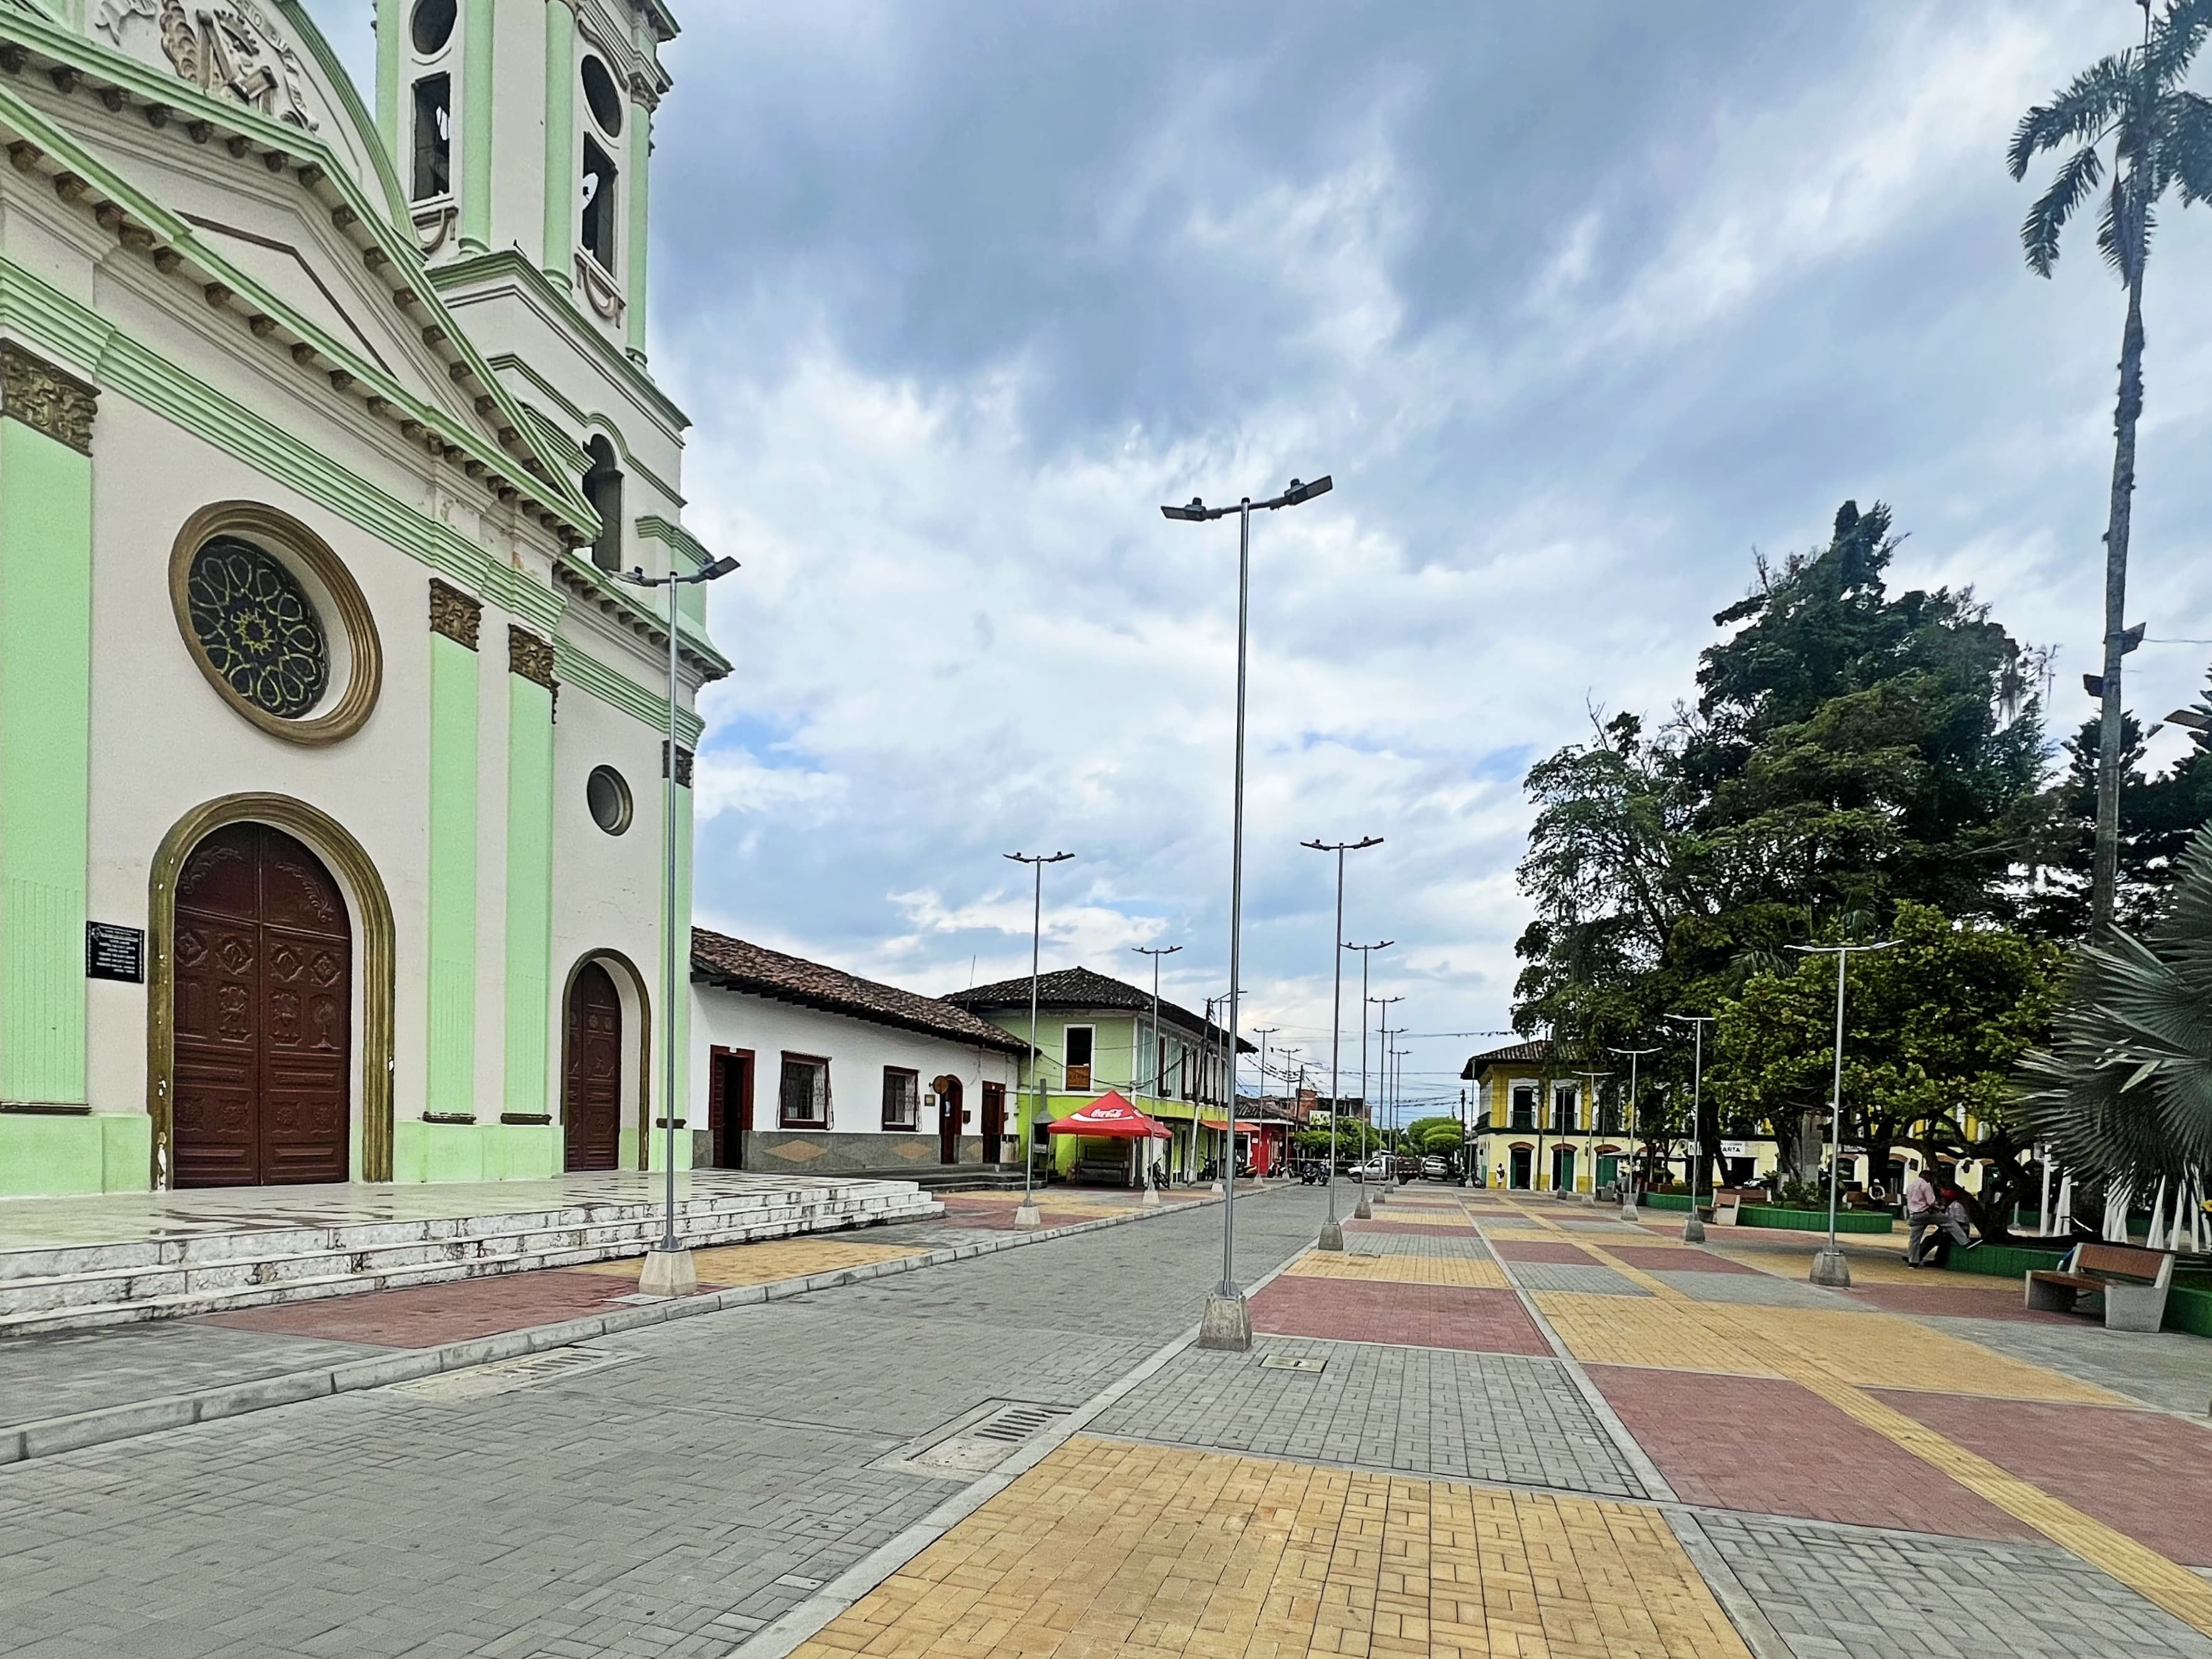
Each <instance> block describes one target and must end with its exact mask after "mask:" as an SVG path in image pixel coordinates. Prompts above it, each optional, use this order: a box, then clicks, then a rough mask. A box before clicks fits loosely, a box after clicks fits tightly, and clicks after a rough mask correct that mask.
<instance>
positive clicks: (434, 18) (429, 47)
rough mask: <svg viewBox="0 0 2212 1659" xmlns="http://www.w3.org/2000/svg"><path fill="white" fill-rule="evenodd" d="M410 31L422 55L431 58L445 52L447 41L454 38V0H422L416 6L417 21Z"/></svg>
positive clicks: (416, 48)
mask: <svg viewBox="0 0 2212 1659" xmlns="http://www.w3.org/2000/svg"><path fill="white" fill-rule="evenodd" d="M408 33H410V35H412V36H413V37H414V40H415V50H416V52H417V53H418V54H420V55H421V56H422V57H424V58H429V57H434V56H435V55H436V54H437V53H439V52H443V51H444V50H445V49H446V42H447V41H448V40H452V39H453V0H422V3H421V4H420V5H418V6H416V8H415V21H413V23H412V24H410V26H409V28H408Z"/></svg>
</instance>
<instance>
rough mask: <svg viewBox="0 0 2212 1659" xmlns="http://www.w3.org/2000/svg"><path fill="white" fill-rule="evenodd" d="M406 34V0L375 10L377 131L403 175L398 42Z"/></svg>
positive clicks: (388, 1) (386, 0)
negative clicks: (400, 142)
mask: <svg viewBox="0 0 2212 1659" xmlns="http://www.w3.org/2000/svg"><path fill="white" fill-rule="evenodd" d="M406 35H407V6H406V0H381V3H380V4H379V5H378V7H377V9H376V131H377V134H378V136H379V137H381V138H382V139H383V140H384V153H385V154H386V155H389V156H390V157H391V158H392V166H394V167H398V168H400V169H401V171H402V174H403V176H405V174H406V172H407V167H408V162H407V158H406V157H405V156H404V155H403V154H402V153H401V150H400V146H399V55H400V45H399V43H400V42H401V41H402V40H404V39H405V38H406ZM410 186H411V180H410Z"/></svg>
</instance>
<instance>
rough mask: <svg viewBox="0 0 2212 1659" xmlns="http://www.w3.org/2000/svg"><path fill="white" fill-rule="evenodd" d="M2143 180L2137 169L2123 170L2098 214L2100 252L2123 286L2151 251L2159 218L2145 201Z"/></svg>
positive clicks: (2113, 182)
mask: <svg viewBox="0 0 2212 1659" xmlns="http://www.w3.org/2000/svg"><path fill="white" fill-rule="evenodd" d="M2143 183H2144V181H2143V179H2142V176H2141V173H2140V172H2139V170H2138V169H2136V168H2134V167H2129V168H2124V169H2123V170H2122V171H2121V172H2119V173H2116V174H2115V175H2114V176H2113V179H2112V189H2111V190H2109V191H2106V193H2105V205H2104V206H2103V208H2102V209H2100V210H2099V212H2098V214H2097V252H2099V253H2100V254H2102V255H2103V256H2104V258H2105V263H2106V264H2108V265H2110V266H2111V267H2112V271H2113V274H2114V275H2116V276H2118V277H2119V279H2120V280H2121V281H2122V282H2126V281H2127V280H2128V279H2129V277H2130V276H2131V275H2133V273H2134V271H2135V270H2136V264H2137V262H2138V261H2140V260H2141V259H2142V258H2143V256H2144V255H2145V254H2147V253H2148V252H2149V251H2150V234H2151V232H2152V231H2153V230H2154V228H2156V227H2157V224H2158V216H2157V215H2156V214H2154V212H2152V210H2151V207H2150V204H2149V203H2148V201H2146V200H2144V199H2143Z"/></svg>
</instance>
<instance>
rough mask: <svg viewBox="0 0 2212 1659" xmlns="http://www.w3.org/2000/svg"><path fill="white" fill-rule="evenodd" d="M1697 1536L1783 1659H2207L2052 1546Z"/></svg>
mask: <svg viewBox="0 0 2212 1659" xmlns="http://www.w3.org/2000/svg"><path fill="white" fill-rule="evenodd" d="M1699 1525H1700V1526H1701V1527H1702V1528H1704V1529H1705V1534H1706V1536H1707V1537H1708V1538H1710V1539H1711V1541H1712V1542H1713V1544H1714V1546H1715V1547H1717V1549H1718V1550H1719V1551H1720V1552H1721V1554H1722V1556H1723V1559H1725V1560H1726V1561H1727V1562H1728V1564H1729V1567H1730V1568H1731V1569H1732V1570H1733V1571H1735V1575H1736V1577H1737V1578H1738V1580H1739V1581H1741V1583H1742V1584H1743V1587H1744V1589H1745V1590H1746V1591H1747V1592H1748V1593H1749V1595H1751V1597H1752V1599H1753V1601H1754V1602H1756V1603H1757V1605H1758V1607H1759V1611H1760V1612H1762V1613H1765V1615H1766V1617H1767V1618H1768V1619H1769V1620H1771V1621H1772V1623H1773V1625H1774V1626H1775V1628H1776V1630H1777V1631H1778V1632H1780V1633H1781V1635H1782V1638H1783V1639H1784V1641H1785V1642H1786V1643H1787V1644H1789V1647H1790V1652H1791V1653H1792V1654H1793V1655H1795V1656H1796V1659H1832V1656H1839V1655H1847V1656H1850V1659H2108V1656H2114V1655H2122V1654H2124V1655H2126V1656H2128V1659H2212V1639H2207V1638H2205V1637H2203V1636H2201V1635H2199V1634H2198V1633H2197V1632H2195V1631H2194V1630H2191V1628H2190V1627H2189V1626H2186V1625H2185V1624H2183V1623H2182V1622H2181V1621H2180V1620H2178V1619H2176V1618H2174V1617H2173V1616H2172V1614H2171V1613H2167V1612H2166V1611H2165V1610H2164V1609H2163V1608H2160V1607H2156V1606H2154V1604H2153V1603H2151V1602H2150V1601H2146V1600H2145V1599H2144V1598H2143V1597H2142V1596H2141V1595H2137V1594H2136V1592H2135V1591H2133V1590H2131V1589H2128V1588H2127V1587H2126V1586H2125V1585H2124V1584H2122V1583H2118V1581H2117V1580H2114V1579H2112V1578H2108V1577H2106V1576H2105V1575H2104V1574H2103V1573H2101V1572H2100V1571H2097V1570H2096V1569H2095V1568H2094V1567H2092V1566H2090V1565H2088V1564H2087V1562H2085V1561H2083V1560H2081V1559H2079V1558H2078V1557H2076V1556H2074V1555H2071V1554H2069V1553H2067V1552H2066V1551H2064V1550H2062V1549H2060V1548H2059V1547H2057V1546H2056V1545H2054V1544H2041V1543H2033V1544H2030V1543H2019V1544H1994V1543H1975V1542H1968V1541H1962V1540H1956V1539H1947V1538H1931V1537H1924V1536H1917V1535H1911V1536H1908V1535H1904V1534H1889V1533H1881V1532H1873V1531H1868V1530H1864V1529H1861V1528H1848V1527H1828V1526H1823V1525H1820V1524H1819V1523H1817V1522H1802V1521H1778V1520H1770V1519H1766V1518H1764V1517H1754V1516H1731V1515H1720V1514H1717V1513H1715V1512H1714V1511H1711V1510H1705V1511H1701V1512H1700V1513H1699Z"/></svg>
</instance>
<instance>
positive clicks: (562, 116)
mask: <svg viewBox="0 0 2212 1659" xmlns="http://www.w3.org/2000/svg"><path fill="white" fill-rule="evenodd" d="M576 185H577V172H576V14H575V11H574V9H573V8H572V7H571V6H570V5H569V3H568V0H545V258H544V261H543V263H544V269H545V274H546V275H547V276H550V277H551V278H552V279H553V280H554V281H555V282H556V283H559V284H560V285H561V286H562V288H564V289H565V288H568V287H571V286H573V285H574V283H575V280H576V271H575V265H576Z"/></svg>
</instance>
